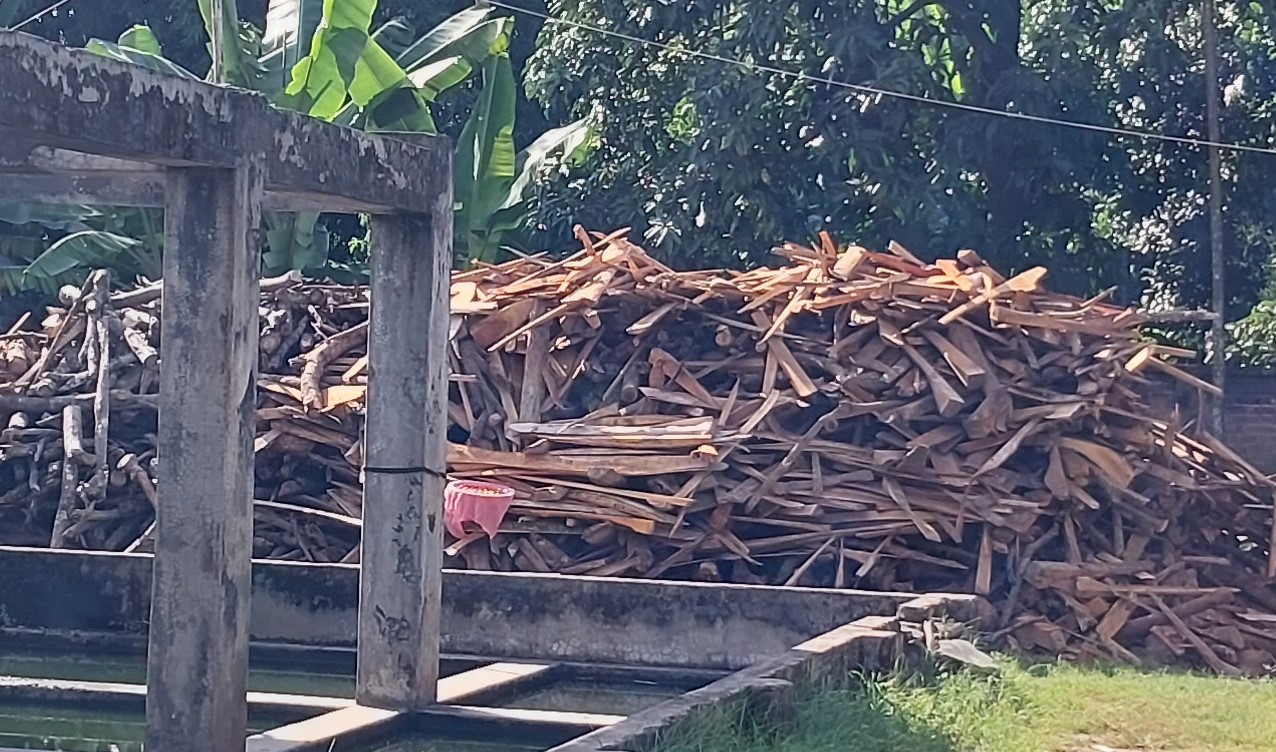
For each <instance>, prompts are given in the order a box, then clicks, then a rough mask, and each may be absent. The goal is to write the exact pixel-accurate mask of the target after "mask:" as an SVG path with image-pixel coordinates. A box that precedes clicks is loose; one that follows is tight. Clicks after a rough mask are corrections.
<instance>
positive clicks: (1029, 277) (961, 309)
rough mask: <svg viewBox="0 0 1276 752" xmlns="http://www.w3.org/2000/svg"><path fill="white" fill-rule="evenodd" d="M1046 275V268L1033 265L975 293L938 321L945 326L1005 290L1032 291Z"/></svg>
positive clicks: (1004, 292)
mask: <svg viewBox="0 0 1276 752" xmlns="http://www.w3.org/2000/svg"><path fill="white" fill-rule="evenodd" d="M1045 276H1046V268H1045V267H1044V266H1035V267H1033V268H1031V269H1029V270H1028V271H1026V272H1022V273H1020V274H1017V275H1015V276H1014V277H1012V278H1010V279H1008V280H1006V281H1005V282H1002V283H1001V284H999V285H997V286H996V287H994V288H993V289H992V290H990V291H988V292H985V293H981V294H979V295H976V296H975V297H973V298H971V299H970V300H968V301H966V302H965V303H962V304H961V305H959V306H957V307H956V308H954V309H952V310H951V311H949V312H948V313H945V314H944V315H943V316H940V317H939V323H940V324H941V325H943V326H947V325H949V324H951V323H953V322H954V321H957V320H958V319H960V318H962V317H963V316H965V315H966V314H968V313H970V312H971V311H973V310H975V309H976V308H979V307H980V306H982V305H985V304H987V303H988V302H990V301H992V300H996V299H997V297H998V296H1000V295H1004V294H1006V293H1007V292H1033V291H1035V290H1036V289H1037V287H1038V286H1039V285H1040V284H1041V280H1042V279H1043V278H1045Z"/></svg>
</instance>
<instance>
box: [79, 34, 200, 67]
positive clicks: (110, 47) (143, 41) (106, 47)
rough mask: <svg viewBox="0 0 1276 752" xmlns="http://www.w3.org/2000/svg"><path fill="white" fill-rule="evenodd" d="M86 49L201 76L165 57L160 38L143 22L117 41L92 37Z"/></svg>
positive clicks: (128, 61) (110, 56)
mask: <svg viewBox="0 0 1276 752" xmlns="http://www.w3.org/2000/svg"><path fill="white" fill-rule="evenodd" d="M84 49H86V50H88V51H89V52H92V53H93V54H95V55H101V56H102V57H105V58H109V59H111V60H118V61H120V62H122V63H132V64H134V65H140V66H142V67H144V68H148V69H150V70H153V71H155V72H157V73H166V74H168V75H171V76H180V77H181V78H189V79H194V80H199V76H196V75H195V74H194V73H191V72H190V71H188V70H186V69H185V68H183V67H182V66H180V65H178V64H177V63H174V62H173V61H171V60H169V59H167V58H165V57H164V52H163V50H162V49H161V48H160V44H159V40H158V39H156V38H155V33H154V32H152V31H151V29H150V27H149V26H144V25H141V24H138V25H136V26H133V27H132V28H131V29H129V30H128V31H126V32H124V33H123V34H121V35H120V40H119V42H117V43H112V42H107V41H105V40H102V39H90V40H89V42H88V44H86V45H84Z"/></svg>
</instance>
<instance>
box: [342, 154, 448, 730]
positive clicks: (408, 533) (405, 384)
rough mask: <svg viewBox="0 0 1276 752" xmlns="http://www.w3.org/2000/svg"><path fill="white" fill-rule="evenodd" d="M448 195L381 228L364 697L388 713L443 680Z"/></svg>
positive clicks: (376, 241)
mask: <svg viewBox="0 0 1276 752" xmlns="http://www.w3.org/2000/svg"><path fill="white" fill-rule="evenodd" d="M442 174H444V175H450V174H451V169H450V166H448V169H446V170H444V171H442ZM439 188H440V192H439V195H438V196H437V198H436V199H435V201H434V203H433V204H432V205H431V206H429V207H426V209H425V211H424V212H423V213H421V214H414V215H388V216H378V217H375V218H374V219H373V223H372V237H371V241H372V242H371V245H372V311H371V326H370V330H369V338H368V358H369V378H368V406H367V430H366V434H365V451H364V454H365V456H364V463H365V467H364V494H363V538H362V551H361V554H360V561H361V564H360V567H361V578H360V586H359V587H360V590H359V646H358V670H357V677H356V688H355V698H356V700H358V702H359V703H360V704H361V705H369V706H373V707H379V708H386V709H391V710H414V709H420V708H424V707H426V706H428V705H431V704H433V703H434V701H435V696H436V684H437V682H438V676H439V611H440V597H441V595H440V594H441V588H442V566H443V486H444V484H445V477H444V473H445V472H446V459H447V412H446V410H447V386H448V382H447V378H448V370H447V332H448V303H449V299H448V289H449V284H448V283H449V274H450V270H451V261H452V211H451V209H452V191H451V187H450V184H449V183H444V184H442V185H440V186H439Z"/></svg>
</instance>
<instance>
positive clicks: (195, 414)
mask: <svg viewBox="0 0 1276 752" xmlns="http://www.w3.org/2000/svg"><path fill="white" fill-rule="evenodd" d="M253 161H254V160H251V155H246V158H245V164H244V165H242V166H240V167H238V168H236V169H229V170H223V169H208V168H181V169H171V170H169V172H168V179H167V186H166V192H167V195H168V204H167V208H166V209H165V213H164V233H165V247H166V249H167V252H166V253H165V254H164V298H165V299H164V305H165V308H166V309H167V310H169V311H170V312H178V313H180V315H169V316H165V317H164V320H163V322H162V327H163V330H162V332H161V339H162V341H163V345H162V353H163V357H162V359H161V361H160V412H159V441H158V445H159V446H160V447H162V448H163V449H162V451H161V452H160V455H159V482H158V491H159V504H158V510H157V519H156V547H155V557H154V575H153V580H152V595H151V610H150V613H151V619H150V623H151V626H152V629H151V630H150V639H149V646H148V652H147V696H146V721H147V724H146V746H147V748H148V749H159V750H163V749H183V750H188V751H189V752H232V750H237V751H242V750H243V748H244V737H245V735H246V724H247V704H246V692H247V681H248V612H249V594H250V592H251V587H252V581H251V556H252V498H253V497H252V493H253V427H254V423H253V413H254V409H255V408H256V383H257V378H256V376H257V339H258V338H257V286H258V281H257V275H258V269H259V268H260V253H259V248H258V245H257V242H256V233H255V229H256V228H257V226H258V224H259V222H260V219H261V217H260V209H259V202H260V197H261V173H260V172H259V170H258V168H257V166H256V165H254V164H253Z"/></svg>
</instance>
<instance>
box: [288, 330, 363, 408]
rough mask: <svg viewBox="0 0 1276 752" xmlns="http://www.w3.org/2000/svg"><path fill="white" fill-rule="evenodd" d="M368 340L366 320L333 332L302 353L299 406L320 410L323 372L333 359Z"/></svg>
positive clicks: (322, 406) (322, 400)
mask: <svg viewBox="0 0 1276 752" xmlns="http://www.w3.org/2000/svg"><path fill="white" fill-rule="evenodd" d="M367 341H368V322H366V321H365V322H363V323H360V324H355V325H354V326H352V327H350V328H349V329H346V330H345V331H342V332H339V333H337V334H334V335H333V336H331V337H329V338H328V339H326V340H324V341H323V342H322V343H320V344H319V346H318V347H316V348H314V349H313V350H311V351H310V352H307V353H306V354H304V355H302V356H301V358H302V362H303V364H304V365H303V366H302V369H301V406H302V407H303V408H305V409H307V410H321V409H323V408H325V407H327V405H326V404H325V402H324V394H323V391H322V384H321V380H322V378H323V372H324V371H325V370H326V369H327V368H328V364H329V363H331V362H332V361H333V360H336V359H337V358H339V357H341V356H342V355H345V354H346V353H348V352H350V351H351V350H352V349H354V348H356V347H359V346H361V345H364V344H366V343H367Z"/></svg>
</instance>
